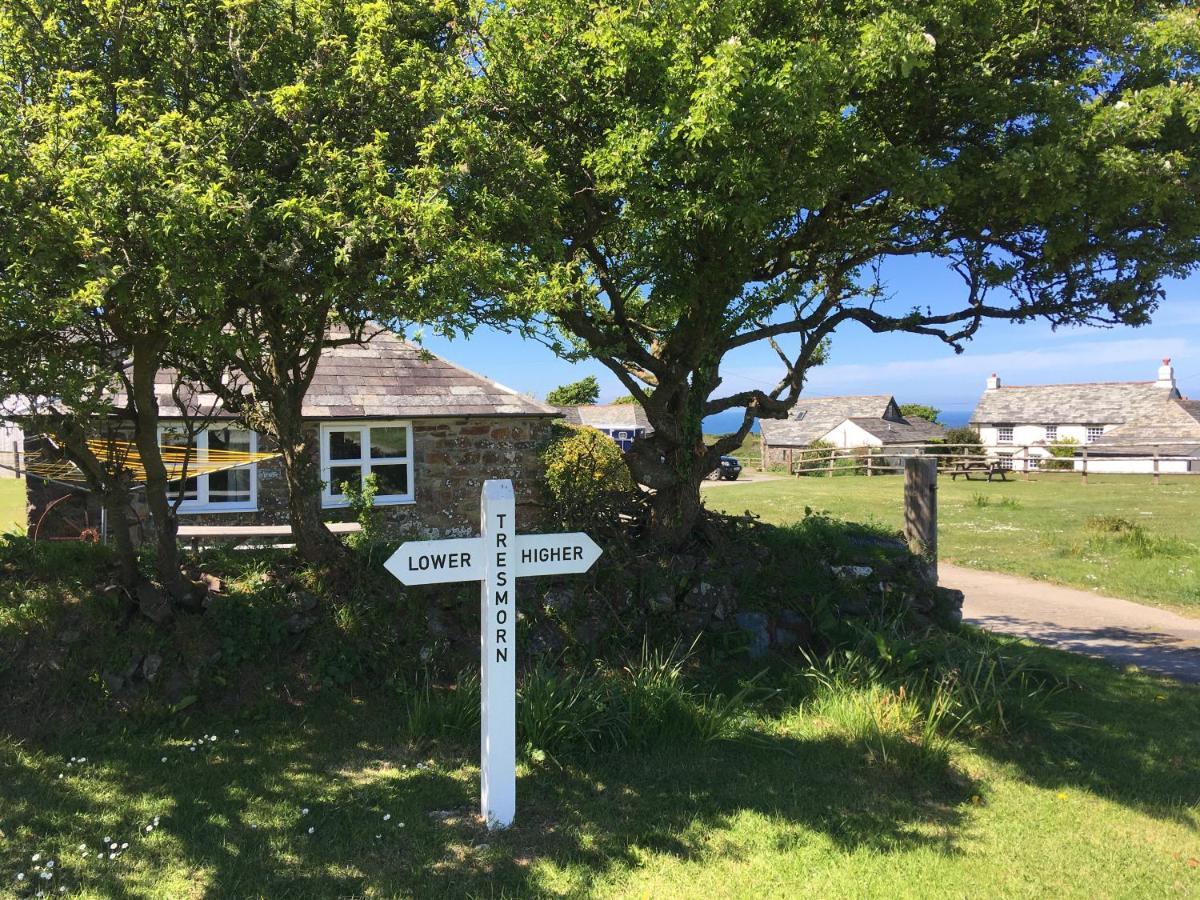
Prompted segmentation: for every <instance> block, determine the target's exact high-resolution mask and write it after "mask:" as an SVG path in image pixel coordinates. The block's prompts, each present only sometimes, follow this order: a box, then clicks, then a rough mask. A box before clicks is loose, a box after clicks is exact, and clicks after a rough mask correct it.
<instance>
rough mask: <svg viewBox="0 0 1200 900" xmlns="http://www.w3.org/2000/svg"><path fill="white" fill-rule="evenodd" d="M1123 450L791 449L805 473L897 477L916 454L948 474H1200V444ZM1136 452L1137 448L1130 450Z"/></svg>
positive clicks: (798, 472)
mask: <svg viewBox="0 0 1200 900" xmlns="http://www.w3.org/2000/svg"><path fill="white" fill-rule="evenodd" d="M1121 449H1122V452H1121V453H1119V454H1118V453H1113V452H1112V451H1110V450H1095V449H1092V450H1089V447H1088V445H1086V444H1082V445H1080V446H1079V447H1078V449H1077V451H1076V453H1075V454H1074V455H1073V456H1052V455H1049V448H1048V447H1047V446H1046V445H1041V444H1003V445H998V446H994V447H988V448H981V447H980V446H979V445H978V444H929V443H926V444H893V445H889V446H886V447H833V448H828V447H817V448H789V449H787V451H786V454H787V455H786V468H787V471H788V472H789V474H791V475H795V476H797V477H802V476H825V477H829V476H833V475H865V476H868V477H869V476H872V475H896V474H900V473H902V472H904V469H905V462H906V460H908V459H913V458H932V459H934V460H936V462H937V468H938V470H939V471H940V472H942V473H944V474H953V475H958V474H962V475H965V476H967V477H970V476H971V475H973V474H974V473H975V472H978V473H979V474H980V475H983V474H987V473H991V474H993V475H995V474H997V473H1001V472H1002V473H1004V474H1008V473H1016V474H1020V475H1023V476H1026V477H1030V476H1035V475H1036V476H1039V477H1040V476H1071V475H1074V476H1078V477H1079V478H1080V480H1081V481H1083V482H1084V483H1087V480H1088V475H1089V474H1091V475H1135V474H1140V475H1150V476H1151V477H1152V478H1153V480H1154V482H1155V483H1158V481H1159V480H1160V478H1161V477H1162V476H1163V475H1200V446H1197V447H1196V448H1194V449H1190V448H1188V449H1190V454H1189V452H1187V450H1186V449H1185V450H1181V449H1180V445H1179V444H1134V443H1129V444H1124V445H1122V448H1121ZM1129 451H1135V452H1129Z"/></svg>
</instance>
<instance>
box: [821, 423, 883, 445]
mask: <svg viewBox="0 0 1200 900" xmlns="http://www.w3.org/2000/svg"><path fill="white" fill-rule="evenodd" d="M820 439H821V440H823V441H827V442H828V443H830V444H833V446H835V447H842V448H851V447H882V446H883V441H881V440H880V439H879V438H877V437H875V435H873V434H871V433H870V432H868V431H865V430H864V429H862V428H860V427H859V426H858V425H856V424H855V423H854V422H851V421H850V420H849V419H847V420H846V421H844V422H843V423H842V424H841V425H839V426H837V428H834V429H833V430H832V431H830V432H829V433H828V434H826V435H823V436H822V437H821V438H820Z"/></svg>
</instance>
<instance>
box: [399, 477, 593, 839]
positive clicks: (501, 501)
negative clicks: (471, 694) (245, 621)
mask: <svg viewBox="0 0 1200 900" xmlns="http://www.w3.org/2000/svg"><path fill="white" fill-rule="evenodd" d="M479 522H480V535H479V537H473V538H453V539H451V540H444V541H408V542H406V543H404V544H401V545H400V548H399V549H398V550H397V551H396V552H395V553H394V554H392V556H391V558H389V559H388V561H387V562H386V563H384V567H385V568H386V569H387V570H388V571H389V572H391V573H392V574H393V575H395V576H396V577H397V578H399V579H400V580H401V581H402V582H403V583H404V584H439V583H442V582H448V581H479V582H480V583H481V584H480V601H479V612H480V618H479V622H480V628H481V632H480V635H479V654H480V659H479V662H480V667H481V672H480V707H481V708H480V723H481V728H480V734H479V769H480V774H481V785H480V812H481V813H482V815H483V818H484V821H486V822H487V826H488V828H507V827H508V826H509V825H511V824H512V821H513V817H514V816H515V815H516V812H517V724H516V719H517V677H516V671H517V666H516V662H517V659H516V657H517V653H516V651H517V647H516V628H517V606H516V604H517V590H516V588H517V583H516V580H517V579H518V578H528V577H530V576H533V575H570V574H574V573H577V572H586V571H587V570H588V569H590V568H591V566H592V563H594V562H595V561H596V560H597V559H599V558H600V552H601V551H600V548H599V547H598V546H596V542H595V541H593V540H592V539H591V538H590V537H588V536H587V535H586V534H583V533H582V532H575V533H570V534H516V503H515V501H514V499H513V487H512V482H511V481H509V480H507V479H504V480H497V481H485V482H484V483H483V494H482V497H481V502H480V516H479Z"/></svg>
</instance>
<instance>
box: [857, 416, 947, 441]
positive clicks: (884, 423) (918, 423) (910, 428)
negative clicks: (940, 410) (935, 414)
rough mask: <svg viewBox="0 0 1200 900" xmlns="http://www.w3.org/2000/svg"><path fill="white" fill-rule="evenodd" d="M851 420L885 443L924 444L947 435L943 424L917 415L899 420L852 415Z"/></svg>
mask: <svg viewBox="0 0 1200 900" xmlns="http://www.w3.org/2000/svg"><path fill="white" fill-rule="evenodd" d="M850 421H851V422H853V423H854V424H855V425H857V426H858V427H859V428H861V429H862V430H863V431H865V432H867V433H868V434H870V435H874V436H875V437H877V438H879V440H880V441H881V442H882V443H884V444H922V443H925V442H927V441H940V440H943V439H944V438H945V437H946V429H945V428H943V427H942V426H941V425H937V424H935V423H933V422H930V421H928V420H926V419H921V418H918V417H917V416H913V417H912V418H911V419H900V420H899V421H893V420H891V419H878V418H875V419H864V418H859V417H856V416H852V417H851V418H850ZM838 424H839V425H840V424H841V423H840V422H839V423H838ZM835 427H836V426H835Z"/></svg>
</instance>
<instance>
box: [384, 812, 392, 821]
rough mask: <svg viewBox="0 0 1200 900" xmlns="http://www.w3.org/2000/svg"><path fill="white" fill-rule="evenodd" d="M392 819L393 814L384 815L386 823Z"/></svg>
mask: <svg viewBox="0 0 1200 900" xmlns="http://www.w3.org/2000/svg"><path fill="white" fill-rule="evenodd" d="M391 817H392V814H391V813H384V814H383V821H385V822H386V821H388V820H389V819H391Z"/></svg>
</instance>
